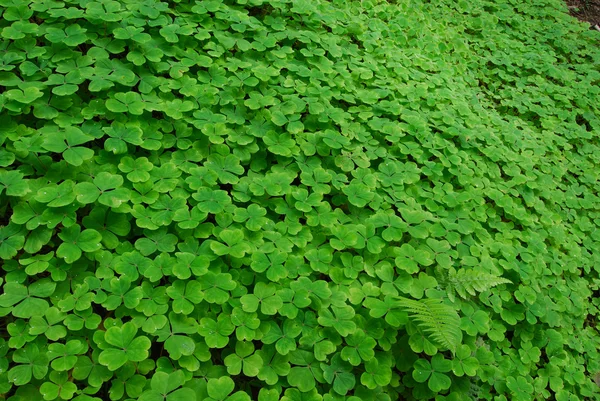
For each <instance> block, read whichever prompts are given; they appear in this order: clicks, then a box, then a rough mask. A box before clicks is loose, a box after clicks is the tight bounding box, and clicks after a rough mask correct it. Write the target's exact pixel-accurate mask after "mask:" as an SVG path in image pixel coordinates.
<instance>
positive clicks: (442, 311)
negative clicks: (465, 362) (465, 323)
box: [399, 297, 462, 352]
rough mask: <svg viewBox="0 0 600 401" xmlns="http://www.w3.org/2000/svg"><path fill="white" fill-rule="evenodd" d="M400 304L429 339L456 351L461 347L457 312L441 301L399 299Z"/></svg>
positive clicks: (431, 299)
mask: <svg viewBox="0 0 600 401" xmlns="http://www.w3.org/2000/svg"><path fill="white" fill-rule="evenodd" d="M399 300H400V301H399V304H400V307H402V308H403V309H404V310H406V311H407V312H408V313H409V314H410V317H411V318H412V319H413V320H415V321H416V322H417V325H418V326H419V328H421V330H423V331H424V332H425V333H426V334H428V335H429V337H430V338H431V339H432V340H434V341H435V342H436V343H438V344H439V345H441V346H443V347H445V348H447V349H449V350H451V351H452V352H455V351H456V347H457V346H458V345H460V342H461V339H462V333H461V331H460V317H459V316H458V313H457V312H456V310H455V309H454V308H453V307H452V306H450V305H446V304H444V303H442V301H441V300H439V299H434V298H428V299H422V300H419V301H416V300H413V299H408V298H403V297H399Z"/></svg>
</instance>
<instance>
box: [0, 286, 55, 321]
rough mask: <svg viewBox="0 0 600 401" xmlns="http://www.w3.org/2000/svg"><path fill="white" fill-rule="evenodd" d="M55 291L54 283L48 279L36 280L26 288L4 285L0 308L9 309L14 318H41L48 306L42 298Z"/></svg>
mask: <svg viewBox="0 0 600 401" xmlns="http://www.w3.org/2000/svg"><path fill="white" fill-rule="evenodd" d="M55 289H56V283H55V282H53V281H50V280H49V279H42V280H38V281H36V282H34V283H32V284H29V285H28V286H24V285H23V284H19V283H12V282H10V283H5V284H4V288H3V291H4V292H3V294H2V295H0V306H1V307H3V308H8V307H11V308H12V309H11V313H12V315H13V316H15V317H21V318H30V317H32V316H43V315H44V314H45V313H46V311H47V310H48V307H49V304H48V301H46V300H45V299H44V298H48V297H50V296H51V295H52V294H53V293H54V290H55Z"/></svg>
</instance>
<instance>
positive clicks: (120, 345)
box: [98, 322, 152, 371]
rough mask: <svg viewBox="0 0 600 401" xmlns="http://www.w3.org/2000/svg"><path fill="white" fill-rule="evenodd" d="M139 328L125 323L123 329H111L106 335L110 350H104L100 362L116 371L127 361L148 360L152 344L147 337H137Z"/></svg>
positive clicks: (105, 339) (105, 338) (99, 358)
mask: <svg viewBox="0 0 600 401" xmlns="http://www.w3.org/2000/svg"><path fill="white" fill-rule="evenodd" d="M137 332H138V329H137V327H135V325H134V324H133V323H130V322H129V323H125V324H123V325H122V326H121V327H116V326H115V327H111V328H109V329H108V330H106V332H105V333H104V341H106V343H107V344H109V347H110V348H107V349H105V350H103V351H102V352H101V353H100V355H99V357H98V361H99V362H100V363H101V364H102V365H104V366H106V367H108V369H109V370H111V371H115V370H117V369H119V368H120V367H121V366H123V365H125V364H126V363H127V361H131V362H141V361H143V360H145V359H146V358H148V350H149V349H150V346H151V345H152V343H151V342H150V340H149V339H148V337H145V336H136V334H137Z"/></svg>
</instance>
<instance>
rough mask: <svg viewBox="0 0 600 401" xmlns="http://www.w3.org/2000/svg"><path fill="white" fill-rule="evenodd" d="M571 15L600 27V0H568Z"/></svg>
mask: <svg viewBox="0 0 600 401" xmlns="http://www.w3.org/2000/svg"><path fill="white" fill-rule="evenodd" d="M566 2H567V5H568V7H569V11H570V12H571V15H572V16H574V17H577V18H579V19H580V20H581V21H587V22H589V23H590V25H591V26H592V27H594V26H598V27H599V28H600V0H566Z"/></svg>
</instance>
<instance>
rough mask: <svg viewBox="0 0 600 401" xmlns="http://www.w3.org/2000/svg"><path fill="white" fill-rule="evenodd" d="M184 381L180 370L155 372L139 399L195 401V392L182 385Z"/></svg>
mask: <svg viewBox="0 0 600 401" xmlns="http://www.w3.org/2000/svg"><path fill="white" fill-rule="evenodd" d="M185 381H186V378H185V374H184V373H183V371H182V370H176V371H174V372H172V373H166V372H156V373H154V375H153V376H152V379H151V380H150V389H149V390H146V391H144V393H142V395H141V396H140V398H139V400H140V401H184V400H186V401H187V400H190V401H196V393H195V392H194V390H192V389H191V388H188V387H182V386H183V385H184V383H185Z"/></svg>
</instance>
